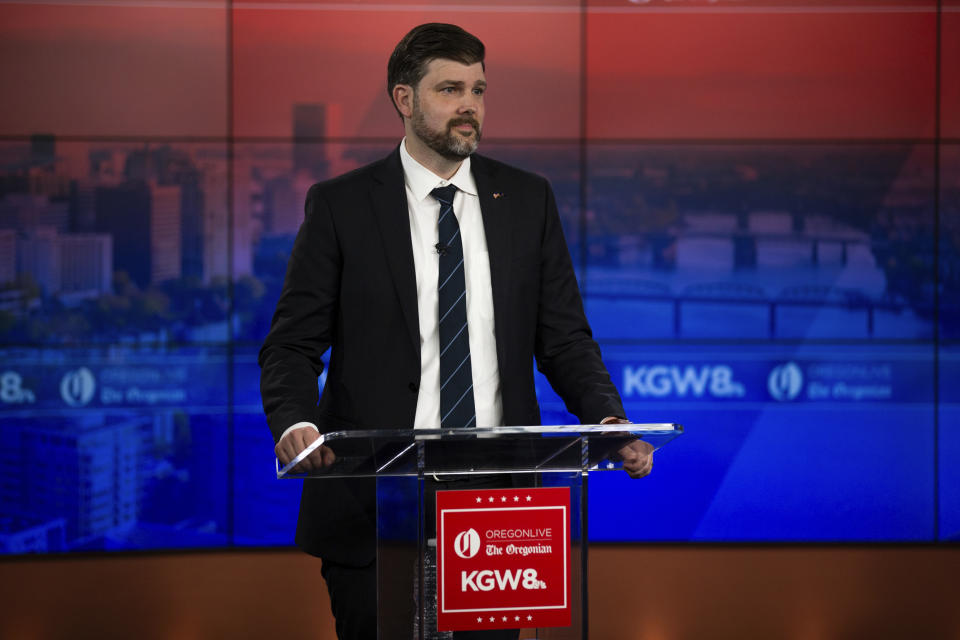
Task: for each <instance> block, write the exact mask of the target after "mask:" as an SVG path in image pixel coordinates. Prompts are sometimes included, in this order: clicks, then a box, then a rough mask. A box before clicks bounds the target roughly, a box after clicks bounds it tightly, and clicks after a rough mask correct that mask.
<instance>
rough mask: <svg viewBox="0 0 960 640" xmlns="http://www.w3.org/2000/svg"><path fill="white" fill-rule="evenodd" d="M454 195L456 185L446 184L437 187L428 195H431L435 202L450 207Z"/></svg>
mask: <svg viewBox="0 0 960 640" xmlns="http://www.w3.org/2000/svg"><path fill="white" fill-rule="evenodd" d="M456 193H457V187H456V185H452V184H448V185H447V186H445V187H437V188H436V189H434V190H433V191H431V192H430V195H432V196H433V197H434V198H436V199H437V200H439V201H440V202H441V203H443V204H445V205H452V204H453V196H454V194H456Z"/></svg>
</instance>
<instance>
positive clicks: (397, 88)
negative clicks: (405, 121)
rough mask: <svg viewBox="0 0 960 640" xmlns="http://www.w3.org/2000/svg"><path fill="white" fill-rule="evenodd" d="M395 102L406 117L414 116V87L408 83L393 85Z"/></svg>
mask: <svg viewBox="0 0 960 640" xmlns="http://www.w3.org/2000/svg"><path fill="white" fill-rule="evenodd" d="M393 104H395V105H396V106H397V110H398V111H400V113H401V114H402V115H403V117H404V118H412V117H413V87H411V86H410V85H408V84H396V85H394V86H393Z"/></svg>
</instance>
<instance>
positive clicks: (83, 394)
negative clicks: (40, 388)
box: [60, 367, 97, 407]
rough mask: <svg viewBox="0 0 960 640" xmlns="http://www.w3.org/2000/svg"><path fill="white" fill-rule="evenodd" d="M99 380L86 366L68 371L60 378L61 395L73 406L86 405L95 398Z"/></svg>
mask: <svg viewBox="0 0 960 640" xmlns="http://www.w3.org/2000/svg"><path fill="white" fill-rule="evenodd" d="M96 390H97V380H96V378H94V377H93V372H92V371H90V369H87V368H86V367H80V368H79V369H74V370H73V371H68V372H67V373H66V374H64V376H63V378H62V379H61V380H60V397H61V398H63V401H64V402H66V403H67V404H68V405H70V406H71V407H84V406H86V405H87V404H89V403H90V401H91V400H92V399H93V394H94V392H95V391H96Z"/></svg>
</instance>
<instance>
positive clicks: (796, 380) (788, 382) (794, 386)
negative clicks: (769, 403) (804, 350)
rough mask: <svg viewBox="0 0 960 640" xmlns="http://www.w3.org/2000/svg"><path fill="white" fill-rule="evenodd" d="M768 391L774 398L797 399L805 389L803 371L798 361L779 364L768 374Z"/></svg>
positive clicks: (785, 400)
mask: <svg viewBox="0 0 960 640" xmlns="http://www.w3.org/2000/svg"><path fill="white" fill-rule="evenodd" d="M767 391H769V392H770V396H771V397H772V398H773V399H774V400H779V401H780V402H787V401H789V400H795V399H796V398H797V396H799V395H800V392H801V391H803V371H801V370H800V367H799V366H797V363H796V362H787V363H784V364H781V365H777V366H776V367H774V368H773V370H772V371H771V372H770V375H769V376H767Z"/></svg>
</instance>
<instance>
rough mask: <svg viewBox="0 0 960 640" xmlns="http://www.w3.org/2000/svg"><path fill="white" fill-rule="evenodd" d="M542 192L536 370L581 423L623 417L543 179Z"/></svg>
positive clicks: (552, 200)
mask: <svg viewBox="0 0 960 640" xmlns="http://www.w3.org/2000/svg"><path fill="white" fill-rule="evenodd" d="M544 189H545V190H546V197H545V202H546V211H545V220H544V227H543V238H542V243H541V253H540V283H541V284H540V302H539V308H538V312H537V314H538V318H537V319H538V322H537V334H536V342H535V355H536V358H537V368H538V369H539V370H540V372H541V373H543V374H544V375H545V376H546V377H547V380H548V381H549V382H550V384H551V386H552V387H553V388H554V390H555V391H556V392H557V394H558V395H559V396H560V397H561V398H562V399H563V401H564V404H566V406H567V410H568V411H570V413H572V414H573V415H575V416H577V418H578V419H579V420H580V422H581V423H584V424H593V423H598V422H600V421H601V420H603V419H604V418H606V417H608V416H616V417H621V418H622V417H625V415H626V414H625V413H624V411H623V404H622V403H621V401H620V394H619V393H618V392H617V389H616V387H615V386H614V385H613V382H612V381H611V380H610V374H609V373H608V372H607V368H606V367H605V366H604V364H603V360H602V359H601V356H600V347H599V345H597V343H596V341H595V340H594V339H593V332H592V331H591V330H590V325H589V323H588V322H587V318H586V314H585V313H584V311H583V301H582V300H581V298H580V289H579V287H578V286H577V279H576V275H575V274H574V271H573V264H572V262H571V260H570V251H569V249H568V248H567V243H566V240H565V239H564V237H563V228H562V227H561V225H560V215H559V213H558V212H557V203H556V200H555V199H554V196H553V190H552V189H551V188H550V185H549V183H547V182H546V181H545V180H544Z"/></svg>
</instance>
